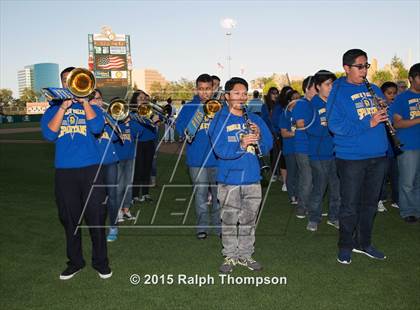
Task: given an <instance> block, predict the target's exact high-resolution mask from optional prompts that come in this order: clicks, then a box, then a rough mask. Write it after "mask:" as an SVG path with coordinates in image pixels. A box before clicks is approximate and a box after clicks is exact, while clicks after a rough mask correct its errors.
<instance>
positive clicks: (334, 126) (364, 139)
mask: <svg viewBox="0 0 420 310" xmlns="http://www.w3.org/2000/svg"><path fill="white" fill-rule="evenodd" d="M367 61H368V58H367V54H366V53H365V52H364V51H362V50H360V49H351V50H349V51H347V52H346V53H344V55H343V68H344V71H345V73H346V76H345V77H342V78H339V79H337V80H336V81H335V82H334V85H333V89H332V91H331V93H330V95H329V96H328V101H327V122H328V128H329V129H330V130H331V132H332V133H333V135H334V136H333V142H334V149H335V153H336V158H337V160H336V163H337V171H338V175H339V178H340V194H341V205H340V211H339V222H340V228H339V240H338V248H339V251H338V256H337V261H338V262H339V263H341V264H350V263H351V255H352V251H353V252H356V253H362V254H365V255H367V256H368V257H370V258H375V259H380V260H382V259H385V258H386V256H385V255H384V254H383V253H382V252H380V251H378V250H377V249H376V248H375V247H373V245H372V229H373V221H374V217H375V213H376V210H377V205H378V201H379V196H380V191H381V186H382V180H383V178H384V176H385V165H386V159H385V152H386V150H387V147H388V141H387V136H386V132H385V128H384V124H383V122H384V121H386V120H387V118H388V117H387V111H386V110H384V109H380V110H378V109H377V108H376V107H375V106H374V104H373V101H372V100H373V98H372V96H371V94H370V93H369V91H368V88H367V87H366V85H365V83H364V79H365V77H366V75H367V69H368V68H369V67H370V65H369V63H368V62H367ZM372 87H373V88H374V91H375V94H376V95H377V96H381V97H382V96H383V95H382V92H381V90H380V89H379V88H378V87H377V86H375V85H372Z"/></svg>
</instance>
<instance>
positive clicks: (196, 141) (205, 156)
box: [176, 74, 220, 240]
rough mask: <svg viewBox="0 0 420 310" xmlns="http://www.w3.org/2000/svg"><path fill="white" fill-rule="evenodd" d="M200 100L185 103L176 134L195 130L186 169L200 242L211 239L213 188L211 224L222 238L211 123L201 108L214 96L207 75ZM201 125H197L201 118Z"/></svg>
mask: <svg viewBox="0 0 420 310" xmlns="http://www.w3.org/2000/svg"><path fill="white" fill-rule="evenodd" d="M196 90H197V96H195V97H194V98H193V100H192V101H190V102H188V103H186V104H185V105H184V106H183V108H182V110H181V112H180V113H179V115H178V118H177V121H176V130H177V132H178V134H179V135H180V136H181V135H184V133H185V131H186V129H188V128H191V127H190V126H192V127H194V129H195V130H196V133H195V136H194V138H193V140H192V142H190V143H187V166H188V167H189V172H190V176H191V180H192V182H193V184H194V186H195V209H196V215H197V238H198V239H199V240H203V239H206V238H207V235H208V223H209V221H208V210H207V209H208V208H207V199H208V197H207V192H208V188H209V186H210V187H211V195H212V200H211V213H210V217H211V223H212V224H213V225H215V226H217V227H216V229H215V230H216V233H217V234H218V235H220V210H219V203H218V201H217V188H216V172H217V162H216V158H215V156H214V154H213V151H212V147H211V145H210V141H209V137H208V133H207V130H208V128H209V124H210V119H209V118H208V117H207V116H205V115H204V112H203V111H202V104H203V103H204V102H205V101H207V100H209V99H210V98H211V97H212V94H213V80H212V77H211V76H210V75H208V74H201V75H200V76H199V77H198V78H197V80H196ZM200 116H201V117H202V119H201V121H199V122H198V123H195V120H196V119H197V118H198V117H200Z"/></svg>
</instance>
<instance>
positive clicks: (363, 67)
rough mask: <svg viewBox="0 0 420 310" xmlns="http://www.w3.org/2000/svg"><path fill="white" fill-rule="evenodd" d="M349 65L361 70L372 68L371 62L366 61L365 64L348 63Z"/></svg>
mask: <svg viewBox="0 0 420 310" xmlns="http://www.w3.org/2000/svg"><path fill="white" fill-rule="evenodd" d="M348 66H349V67H356V68H357V69H359V70H362V69H365V68H366V69H369V68H370V64H369V63H365V64H364V65H362V64H360V65H348Z"/></svg>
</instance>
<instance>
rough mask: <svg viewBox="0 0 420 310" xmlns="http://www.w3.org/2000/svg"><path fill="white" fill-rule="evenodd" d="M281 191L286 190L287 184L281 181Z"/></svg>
mask: <svg viewBox="0 0 420 310" xmlns="http://www.w3.org/2000/svg"><path fill="white" fill-rule="evenodd" d="M281 191H282V192H287V186H286V183H283V186H282V187H281Z"/></svg>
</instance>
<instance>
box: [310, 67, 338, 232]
mask: <svg viewBox="0 0 420 310" xmlns="http://www.w3.org/2000/svg"><path fill="white" fill-rule="evenodd" d="M336 79H337V78H336V76H335V75H334V74H333V73H331V72H329V71H326V70H320V71H318V72H317V73H316V74H315V75H314V84H315V88H316V91H317V93H318V94H317V95H315V96H314V97H313V98H312V100H311V105H312V109H313V110H314V111H315V114H314V115H315V119H314V121H313V123H312V125H311V126H309V127H308V129H307V130H306V132H307V134H308V140H309V161H310V165H311V169H312V192H311V196H310V202H309V221H308V225H307V226H306V229H307V230H309V231H317V230H318V225H319V224H320V223H321V218H322V201H323V197H324V194H325V192H326V190H327V187H328V196H329V197H328V198H329V199H328V205H329V208H328V221H327V224H328V225H331V226H333V227H335V228H337V229H338V209H339V207H340V182H339V180H338V176H337V169H336V166H335V158H334V150H333V140H332V136H331V134H330V132H329V130H328V127H327V115H326V103H327V99H328V96H329V94H330V92H331V88H332V85H333V82H334V81H335V80H336Z"/></svg>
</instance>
